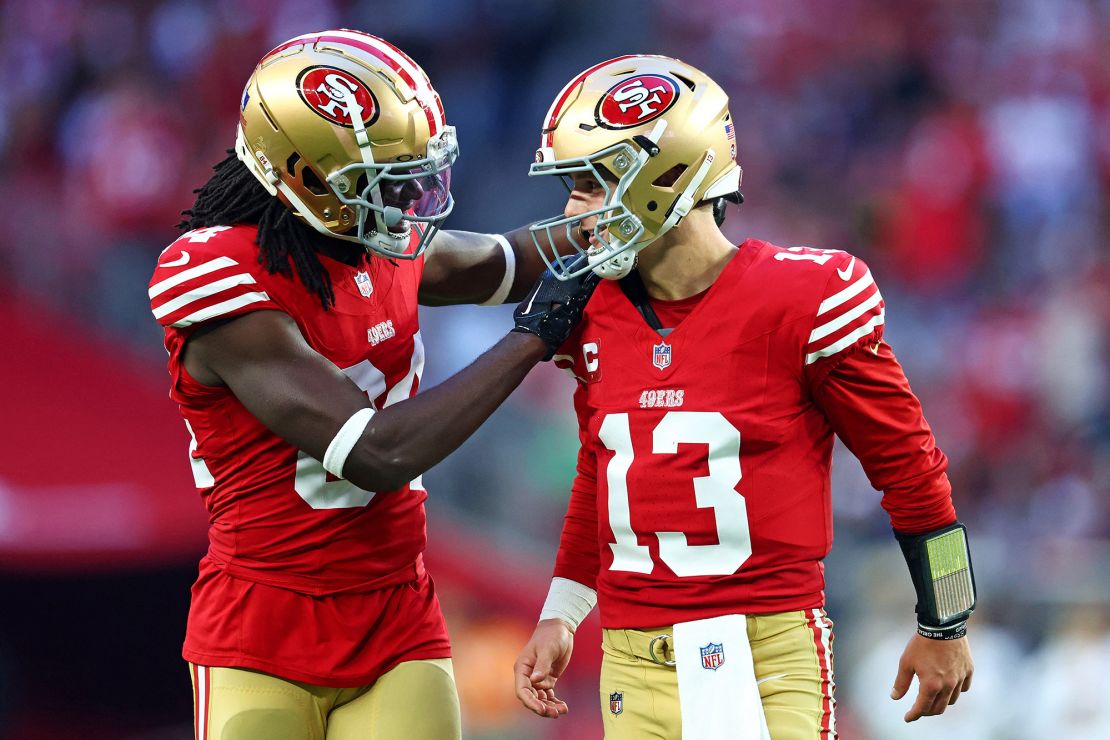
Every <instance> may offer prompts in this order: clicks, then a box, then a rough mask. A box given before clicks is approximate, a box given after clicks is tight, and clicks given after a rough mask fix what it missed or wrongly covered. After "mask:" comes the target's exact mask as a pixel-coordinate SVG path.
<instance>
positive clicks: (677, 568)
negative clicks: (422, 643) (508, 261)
mask: <svg viewBox="0 0 1110 740" xmlns="http://www.w3.org/2000/svg"><path fill="white" fill-rule="evenodd" d="M733 125H734V124H733V120H732V118H731V116H730V114H729V108H728V98H727V96H726V95H725V93H724V91H723V90H722V89H721V88H720V87H719V86H718V85H717V84H715V83H714V82H713V81H712V80H711V79H709V78H708V77H707V76H706V75H705V74H703V73H702V72H700V71H699V70H697V69H695V68H693V67H691V66H690V65H688V64H684V63H682V62H680V61H678V60H675V59H669V58H665V57H656V56H626V57H620V58H617V59H613V60H610V61H608V62H604V63H602V64H599V65H597V66H595V67H592V68H590V69H588V70H586V71H585V72H583V73H582V74H581V75H579V76H577V77H575V78H574V79H573V80H572V81H571V82H570V83H569V84H568V85H567V86H566V87H565V88H564V89H563V91H562V92H561V93H560V94H559V96H558V97H557V98H556V99H555V102H554V104H553V105H552V107H551V110H550V112H549V113H548V116H547V118H546V120H545V122H544V126H543V132H542V140H541V145H540V149H539V152H538V153H537V158H536V164H534V165H533V166H532V174H533V175H560V176H563V177H565V178H567V179H568V180H569V181H570V182H569V185H570V189H571V192H570V197H569V200H568V202H567V204H566V208H565V214H564V217H563V218H556V219H551V220H549V221H547V222H541V223H539V224H536V225H535V226H533V232H534V234H535V236H536V241H537V246H538V247H539V249H540V251H541V253H542V254H544V255H545V259H548V260H549V261H550V262H551V264H552V266H553V268H554V269H556V270H557V271H558V272H559V273H560V275H561V276H562V277H564V278H566V279H576V278H577V277H580V276H581V274H582V273H583V271H586V270H593V271H594V272H595V273H596V274H599V275H601V276H603V277H606V278H610V279H609V280H605V281H604V282H602V284H601V285H600V286H599V287H598V289H597V291H596V293H595V294H594V297H593V299H592V300H591V302H590V304H589V305H588V306H587V307H586V310H585V314H584V316H583V319H582V321H581V323H580V324H579V325H578V326H577V328H576V329H575V330H574V331H573V333H572V335H571V337H570V338H569V339H568V341H567V342H566V343H565V344H564V345H563V347H561V348H560V349H559V351H558V353H557V354H556V356H555V359H556V362H557V363H558V364H560V365H561V366H562V367H564V368H566V369H567V370H569V371H570V372H571V373H572V374H573V375H574V376H575V378H577V381H578V386H577V390H576V392H575V397H574V402H575V408H576V410H577V413H578V419H579V435H580V441H581V447H580V451H579V457H578V469H577V476H576V479H575V482H574V485H573V489H572V492H571V498H570V503H569V507H568V511H567V515H566V520H565V523H564V528H563V534H562V539H561V542H560V547H559V552H558V556H557V559H556V564H555V573H554V575H555V577H554V578H553V580H552V584H551V589H550V592H549V596H548V599H547V602H546V603H545V604H544V608H543V610H542V612H541V615H540V622H539V624H538V625H537V627H536V630H535V633H534V635H533V637H532V639H531V641H530V642H529V643H528V645H527V646H525V648H524V650H523V651H522V652H521V654H520V656H519V658H518V661H517V663H516V666H515V681H516V690H517V695H518V698H519V699H520V701H521V702H522V703H523V704H524V706H526V707H528V708H529V709H531V710H532V711H534V712H536V713H537V714H540V715H543V716H548V717H557V716H558V715H560V714H562V713H563V712H565V711H566V710H567V707H566V704H565V703H564V702H562V701H561V700H559V699H558V697H557V696H556V694H555V692H554V688H555V682H556V680H557V679H558V678H559V676H560V675H561V673H562V672H563V670H564V669H565V668H566V665H567V662H568V661H569V659H570V655H571V648H572V645H573V634H574V630H575V628H576V626H577V625H578V624H579V623H580V621H581V620H582V619H583V618H584V617H585V616H586V614H588V613H589V611H590V610H591V609H592V608H593V606H594V604H595V602H596V603H597V604H599V605H600V609H601V624H602V628H603V630H604V646H603V648H604V657H603V663H602V672H601V704H602V716H603V720H604V725H605V731H606V737H609V738H641V737H665V738H678V737H687V738H690V737H694V738H725V737H727V738H742V739H745V740H746V739H749V738H752V739H754V738H767V737H773V738H776V740H782V739H784V738H789V739H790V740H800V739H802V738H828V737H835V736H836V722H835V713H834V706H835V703H834V700H833V663H832V650H831V648H832V623H831V622H830V620H829V619H828V617H827V616H826V614H825V611H824V608H823V607H824V591H823V589H824V578H823V571H822V559H823V558H824V557H825V555H826V554H827V553H828V550H829V547H830V545H831V541H832V521H831V510H832V506H831V504H830V499H829V497H830V491H829V488H830V483H829V469H830V464H831V460H832V447H833V435H834V434H835V435H837V436H838V437H840V439H841V440H843V441H844V443H845V444H846V445H847V446H848V448H849V449H850V450H851V451H852V452H853V453H854V454H855V455H856V456H857V457H858V458H859V459H860V460H861V462H862V463H863V467H864V469H865V471H866V472H867V475H868V476H869V478H870V481H871V483H872V484H873V485H874V486H875V487H876V488H877V489H879V490H881V491H882V492H883V498H882V504H883V506H884V508H885V509H886V510H887V512H888V513H889V515H890V518H891V522H892V524H893V527H894V530H895V534H896V537H897V539H898V541H899V543H900V545H901V547H902V550H903V552H904V554H905V556H906V559H907V563H908V565H909V569H910V574H911V578H912V580H913V583H914V586H915V588H916V590H917V594H918V604H917V615H918V626H917V634H914V635H913V636H912V637H911V639H910V641H909V644H908V645H907V647H906V650H905V653H904V654H903V656H902V660H901V664H900V666H899V667H898V672H897V678H896V680H895V685H894V692H893V694H892V696H894V697H895V698H900V697H901V696H902V695H903V694H905V693H906V691H907V689H908V688H909V685H910V681H911V679H912V677H913V676H914V675H916V676H917V677H918V679H919V682H920V690H919V692H918V694H917V699H916V701H915V702H914V704H913V707H912V708H911V709H910V710H909V711H908V713H907V714H906V720H907V721H912V720H915V719H917V718H918V717H921V716H925V715H934V714H940V713H941V712H943V711H944V709H945V708H946V707H947V706H948V705H949V704H952V703H954V702H955V701H956V699H957V698H958V697H959V695H960V693H961V692H962V691H966V690H967V689H968V688H969V687H970V684H971V674H972V663H971V656H970V653H969V650H968V646H967V640H966V638H965V637H964V635H965V622H966V620H967V617H968V615H969V614H970V612H971V610H972V608H973V607H974V584H973V579H972V575H971V564H970V558H969V555H968V549H967V543H966V536H965V530H964V528H963V526H962V525H960V524H959V523H958V522H957V521H956V513H955V510H954V509H953V506H952V500H951V487H950V485H949V482H948V479H947V477H946V474H945V469H946V458H945V457H944V455H943V454H942V453H941V452H940V450H938V449H937V447H936V445H935V443H934V439H933V435H932V432H931V431H930V429H929V427H928V425H927V424H926V422H925V419H924V418H923V416H922V412H921V407H920V404H919V403H918V401H917V399H916V397H915V396H914V395H913V393H912V392H911V391H910V388H909V385H908V383H907V381H906V378H905V375H904V374H903V372H902V368H901V367H900V366H899V364H898V362H897V360H896V359H895V357H894V354H893V352H892V350H891V348H890V346H889V345H888V344H887V343H885V342H884V341H883V322H884V318H885V314H884V303H883V299H882V296H881V295H880V293H879V290H878V287H877V286H876V284H875V280H874V277H873V276H872V274H871V272H870V270H869V269H868V268H867V265H865V264H864V263H863V261H862V260H860V259H858V258H856V257H854V256H852V255H850V254H847V253H845V252H842V251H837V250H821V249H810V248H798V247H795V248H787V249H784V248H781V247H777V246H775V245H773V244H769V243H767V242H764V241H759V240H756V239H749V240H747V241H745V242H743V243H742V244H740V245H739V246H736V245H734V244H733V243H732V242H731V241H730V240H729V239H728V238H727V237H725V235H724V234H723V233H722V232H721V230H720V228H719V227H720V223H721V220H722V219H723V212H724V206H725V203H726V202H728V201H730V200H731V201H734V202H739V201H740V196H739V192H738V188H739V185H740V167H739V166H738V165H737V163H736V151H735V131H734V128H733ZM568 230H569V231H571V232H578V233H581V234H582V236H583V237H584V239H588V240H589V243H590V246H589V247H588V248H587V249H585V250H583V251H584V252H585V255H586V257H587V258H588V264H586V265H576V266H574V267H569V268H568V267H564V263H562V262H561V261H560V260H559V259H558V258H557V257H556V256H555V252H554V251H553V246H554V245H553V243H552V239H551V236H552V235H553V234H558V233H562V232H565V231H568Z"/></svg>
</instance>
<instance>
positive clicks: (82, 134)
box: [0, 0, 1110, 740]
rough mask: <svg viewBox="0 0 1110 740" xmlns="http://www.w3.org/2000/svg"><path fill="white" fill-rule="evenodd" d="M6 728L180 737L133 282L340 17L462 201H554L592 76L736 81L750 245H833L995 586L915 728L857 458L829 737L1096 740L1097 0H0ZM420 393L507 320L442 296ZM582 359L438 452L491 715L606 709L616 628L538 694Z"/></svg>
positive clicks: (478, 700)
mask: <svg viewBox="0 0 1110 740" xmlns="http://www.w3.org/2000/svg"><path fill="white" fill-rule="evenodd" d="M0 8H2V9H0V24H2V27H0V61H2V63H0V155H2V162H3V166H2V167H0V203H3V204H4V205H3V214H4V216H3V218H2V219H0V332H2V334H0V336H3V338H4V349H3V351H2V352H0V409H2V411H0V414H2V418H3V422H4V423H3V424H2V425H0V450H2V454H0V737H4V738H19V739H20V740H24V739H28V740H39V739H40V738H74V737H81V738H91V739H92V740H98V739H100V738H105V739H107V738H123V739H126V740H140V739H143V740H155V739H158V740H161V739H163V738H164V739H166V740H171V739H174V740H176V739H181V740H184V739H185V738H189V737H191V736H192V734H191V733H192V726H191V708H192V707H191V691H190V687H189V680H188V674H187V671H186V668H185V665H184V663H182V661H181V659H180V655H179V649H180V644H181V640H182V636H183V630H184V624H185V614H186V609H187V604H188V589H189V586H190V584H191V582H192V580H193V578H194V577H195V572H196V571H195V569H196V562H197V560H198V559H199V558H200V556H201V555H202V553H203V552H204V549H205V546H206V540H205V524H206V516H205V514H204V512H203V507H202V505H201V503H200V500H199V498H198V497H197V495H196V492H195V489H194V488H193V484H192V482H191V478H190V475H189V470H188V465H187V462H186V450H187V446H188V436H187V434H186V432H185V429H184V427H183V425H182V424H181V422H180V418H179V416H178V414H177V411H176V409H174V408H173V406H172V404H171V403H170V401H169V400H168V399H167V397H166V394H167V390H168V384H167V376H166V373H165V367H164V365H165V353H164V350H163V348H162V344H161V343H162V333H161V331H160V330H159V329H158V328H157V327H156V325H155V323H154V321H153V319H152V317H151V315H150V311H149V307H148V303H147V297H146V285H147V281H148V279H149V276H150V272H151V270H152V267H153V264H154V260H155V257H156V256H157V254H158V253H159V251H160V250H161V249H162V248H163V247H165V246H166V245H167V244H168V243H169V242H170V241H172V240H173V239H174V238H175V235H176V232H175V229H174V224H175V223H176V222H177V220H178V219H177V214H178V211H180V210H181V209H182V208H186V207H188V206H189V205H190V204H191V202H192V196H191V194H190V191H191V190H192V189H193V188H195V187H197V186H199V185H200V184H201V183H202V182H204V180H205V179H206V178H207V176H208V172H209V167H210V166H211V165H212V164H213V163H214V162H216V161H218V160H219V159H221V158H222V157H223V153H224V150H225V149H226V148H228V147H230V146H231V144H232V142H233V136H234V126H235V122H236V115H237V108H236V104H237V102H238V99H239V95H240V92H241V87H242V85H243V83H244V81H245V80H246V78H247V76H248V75H249V74H250V72H251V69H252V68H253V65H254V63H255V61H256V60H257V59H258V58H259V57H260V56H261V55H262V54H264V53H265V52H266V51H268V50H269V49H270V48H271V47H273V46H274V45H276V44H277V43H278V42H280V41H282V40H284V39H286V38H289V37H292V36H295V35H298V34H301V33H305V32H308V31H315V30H322V29H324V28H330V27H337V26H345V27H351V28H356V29H360V30H364V31H367V32H370V33H374V34H377V35H381V36H383V37H385V38H386V39H388V40H390V41H392V42H394V43H396V44H397V45H399V46H400V47H402V48H403V49H405V50H406V51H407V52H408V53H409V54H410V55H411V56H412V57H414V58H415V59H416V60H417V61H418V62H419V63H420V64H421V65H423V66H424V68H425V70H427V72H428V73H429V75H430V77H431V79H432V81H433V84H435V86H436V87H437V88H438V90H439V92H440V94H441V95H442V97H443V101H444V105H445V107H446V110H447V115H448V120H449V121H450V122H452V123H454V124H455V125H456V126H457V127H458V129H459V136H460V143H461V151H462V154H461V157H460V159H459V162H458V163H457V165H456V167H455V173H454V174H455V178H456V179H455V182H456V183H457V184H456V186H455V189H454V192H455V195H456V198H457V200H458V207H457V209H456V215H454V216H452V218H451V220H449V222H448V226H450V227H454V228H459V229H473V230H482V231H501V230H507V229H509V228H511V227H515V226H518V225H521V224H524V223H526V222H529V221H531V220H535V219H538V218H541V217H545V216H548V215H551V214H552V213H555V212H557V211H559V210H561V207H562V203H563V191H562V190H561V187H560V186H559V185H557V184H555V183H554V182H546V181H528V179H527V176H526V172H527V168H528V164H529V163H530V162H531V161H532V155H533V151H534V148H535V146H536V144H537V141H538V133H539V131H538V128H539V122H540V120H541V118H542V116H543V114H544V112H545V111H546V109H547V107H548V105H549V103H550V101H551V99H552V97H553V96H554V95H555V93H556V92H557V91H558V90H559V89H560V88H561V87H562V85H563V84H564V83H565V82H566V81H567V80H568V79H570V78H571V77H572V76H573V75H575V74H576V73H578V72H579V71H580V70H581V69H583V68H585V67H586V66H588V65H591V64H593V63H595V62H598V61H601V60H603V59H607V58H609V57H612V56H615V55H617V54H621V53H628V52H651V53H660V54H666V55H671V56H677V57H680V58H682V59H684V60H685V61H688V62H690V63H693V64H694V65H696V66H698V67H700V68H702V69H703V70H705V71H706V72H708V73H709V74H710V75H711V76H713V77H714V78H715V79H716V80H717V81H718V82H720V83H721V84H722V85H723V86H724V87H725V89H726V90H727V91H728V92H729V93H730V95H731V98H732V112H733V116H734V118H735V120H736V121H737V144H738V149H739V158H740V161H741V163H742V165H743V167H744V174H745V177H744V193H745V195H746V197H747V202H746V203H745V204H744V205H743V207H742V208H740V209H739V210H730V213H729V217H728V221H727V224H726V229H727V231H728V233H729V234H730V235H731V236H733V237H735V238H736V240H737V241H739V240H741V239H743V238H745V237H747V236H757V237H760V238H764V239H768V240H770V241H774V242H777V243H780V244H785V245H799V244H804V245H811V246H819V247H824V248H836V249H847V250H850V251H853V252H854V253H856V254H858V255H860V256H861V257H863V258H864V259H866V260H867V261H868V262H869V263H870V265H871V268H872V270H873V272H874V274H875V275H876V277H877V279H878V281H879V283H880V284H881V286H882V289H883V294H884V296H885V298H886V301H887V312H888V313H887V316H888V329H887V338H888V339H889V341H890V343H891V344H892V345H893V346H894V348H895V350H896V352H897V353H898V355H899V357H900V358H901V360H902V362H903V363H904V365H905V367H906V370H907V373H908V375H909V377H910V379H911V382H912V383H913V386H914V388H915V390H916V391H917V393H918V394H919V395H920V397H921V398H922V401H923V403H924V407H925V411H926V415H927V417H928V418H929V420H930V422H931V423H932V425H933V427H934V429H935V431H936V434H937V437H938V440H939V442H940V445H941V447H942V448H943V449H944V450H945V451H946V453H947V454H948V456H949V458H950V460H951V469H950V476H951V478H952V482H953V485H954V488H955V498H956V506H957V509H958V511H959V512H960V516H961V518H962V519H963V520H964V521H965V522H967V523H968V525H969V526H970V527H971V530H972V540H971V542H972V548H973V550H974V555H975V561H976V567H977V577H978V582H979V588H980V592H981V593H980V600H981V605H980V608H979V610H978V612H977V613H976V615H975V617H974V619H973V621H972V627H971V630H970V633H971V637H970V639H971V641H972V646H973V649H974V656H975V661H976V668H977V670H976V674H975V686H974V689H973V691H972V692H971V693H970V694H969V695H966V696H965V697H964V698H963V699H961V701H960V703H959V704H957V705H956V706H955V707H954V708H953V709H952V710H950V711H949V712H948V713H946V714H945V715H944V716H943V717H939V718H932V719H926V720H924V721H922V722H919V723H917V724H915V725H911V726H906V725H904V724H903V723H902V722H901V716H902V714H903V713H904V712H905V711H906V709H907V708H908V706H909V704H910V701H911V700H910V699H906V700H903V702H901V703H900V704H897V703H895V702H892V701H891V700H890V699H889V698H888V695H889V691H890V686H891V684H892V682H893V678H894V675H895V670H896V667H897V660H898V655H899V653H900V650H901V648H902V646H903V645H904V643H905V641H906V640H907V639H908V638H909V637H910V635H911V633H912V629H913V621H912V620H913V614H912V603H913V593H912V589H911V586H910V583H909V579H908V577H907V575H906V573H905V566H904V563H903V562H902V559H901V558H900V557H898V555H897V554H896V553H897V549H896V546H895V544H894V542H893V538H892V537H891V534H890V528H889V523H888V521H887V519H886V517H885V515H884V514H883V513H882V510H881V509H880V507H879V495H878V494H877V493H876V492H874V491H873V490H872V489H871V488H870V486H869V485H868V483H867V481H866V479H865V478H864V476H863V474H862V471H861V470H860V468H859V465H858V463H856V461H855V460H854V459H853V458H852V457H851V455H850V454H847V453H846V452H845V451H844V450H843V449H839V450H838V451H837V456H836V462H835V465H834V504H835V514H836V545H835V547H834V549H833V552H832V555H831V556H830V557H829V559H828V561H827V575H828V590H827V593H828V609H829V612H830V615H831V616H832V618H833V619H834V620H835V621H836V622H837V637H838V639H837V649H838V653H837V696H838V698H839V709H838V726H839V728H840V731H841V736H842V737H844V738H848V739H849V740H851V739H854V738H859V739H862V740H886V739H887V738H916V737H926V736H928V737H936V736H937V735H939V734H943V736H945V737H946V738H948V740H958V739H963V738H967V739H968V740H971V739H974V740H984V739H992V738H999V739H1005V740H1010V739H1018V740H1021V739H1024V738H1048V737H1051V738H1083V739H1088V738H1110V702H1107V701H1106V700H1105V688H1104V687H1105V678H1104V676H1105V666H1106V665H1107V664H1110V576H1108V574H1110V500H1108V496H1107V493H1108V491H1110V413H1108V405H1107V395H1108V390H1110V389H1108V380H1110V374H1108V372H1107V371H1108V367H1107V362H1108V358H1107V350H1108V347H1107V336H1108V332H1107V324H1108V323H1110V262H1108V253H1107V246H1106V243H1107V236H1108V230H1110V203H1108V197H1107V196H1108V193H1110V44H1108V43H1107V30H1108V29H1110V2H1108V1H1107V0H996V1H991V0H902V1H901V2H898V3H891V2H887V1H886V0H808V1H801V0H783V1H782V2H774V3H770V2H764V1H763V0H686V1H680V0H674V1H670V0H656V1H654V2H651V1H643V0H640V1H636V0H608V1H607V2H603V3H602V2H589V1H587V0H527V1H525V0H520V1H519V2H517V1H514V0H435V1H433V0H376V1H373V2H371V1H369V0H367V1H365V2H342V1H340V0H323V1H316V2H302V1H300V0H277V1H274V2H269V1H267V0H244V1H243V2H234V1H232V0H211V1H209V2H201V1H199V0H198V1H189V0H154V1H149V0H141V1H140V0H122V1H120V0H116V1H112V0H109V1H97V2H93V1H92V0H88V1H85V2H83V1H82V0H33V1H28V0H7V1H6V2H4V3H3V4H2V6H0ZM423 321H424V336H425V342H426V344H427V346H428V348H429V355H428V365H427V374H426V376H425V379H424V383H425V384H426V385H430V384H432V383H435V382H438V381H439V380H441V379H443V378H444V377H446V376H447V375H449V374H450V373H452V372H453V371H455V370H456V369H458V368H460V367H461V366H463V365H464V364H466V363H467V362H469V361H470V359H472V358H473V357H474V356H475V355H477V354H478V353H479V352H480V351H482V350H483V349H485V348H486V347H488V346H489V345H490V344H491V343H492V342H493V341H495V340H496V339H497V338H498V337H499V336H500V335H501V334H502V333H503V332H504V331H506V330H507V328H508V327H509V326H510V316H509V310H508V309H479V308H448V309H431V310H425V311H424V313H423ZM571 391H572V386H571V381H570V380H569V379H568V378H566V377H564V376H563V375H562V374H560V373H558V372H557V371H555V370H554V368H551V367H546V366H545V367H542V368H540V369H539V370H538V371H536V372H535V373H533V375H532V376H531V377H530V378H529V379H528V381H527V382H526V383H525V385H524V386H523V387H522V388H521V389H520V390H519V391H518V392H517V393H516V394H515V395H514V396H513V397H512V398H511V399H510V401H509V402H508V403H507V404H506V405H505V406H504V407H503V408H502V409H501V410H500V411H499V412H498V413H497V414H496V415H495V417H494V418H493V420H491V421H490V423H488V424H487V425H486V426H485V427H484V428H483V429H482V430H481V431H480V432H479V433H478V434H477V435H476V436H475V437H474V439H473V440H472V441H470V442H469V443H467V444H466V445H465V446H464V447H463V448H462V449H461V450H460V451H458V452H457V453H456V454H455V455H453V456H452V457H451V458H450V459H449V460H448V461H446V462H445V463H444V464H443V465H441V466H440V467H439V468H437V469H436V470H435V471H433V472H432V473H430V474H429V475H428V476H427V477H426V479H425V480H426V483H427V485H428V488H429V490H430V492H431V500H430V501H429V507H428V509H429V517H430V530H431V538H432V546H431V549H430V552H429V554H428V563H429V569H430V570H431V572H432V573H433V575H434V576H435V577H436V578H437V585H438V587H439V589H440V591H441V593H442V599H443V604H444V608H445V611H446V613H447V618H448V622H449V624H450V627H451V632H452V637H453V640H454V643H455V651H456V658H455V661H456V671H457V676H458V679H459V687H460V690H461V693H462V700H463V713H464V721H465V724H466V737H468V738H588V737H599V736H600V710H599V707H598V701H597V678H596V676H597V666H598V663H599V659H600V652H599V650H598V647H597V646H598V641H599V635H598V628H597V625H596V618H594V620H593V621H591V622H590V623H587V624H586V625H585V626H584V627H583V628H582V631H581V632H580V635H579V639H578V644H577V647H576V651H575V661H574V665H573V667H572V671H571V673H570V674H569V675H568V676H567V677H566V678H565V679H564V682H563V683H562V684H560V686H561V689H562V691H561V693H562V694H563V696H564V697H565V698H566V699H567V700H568V702H569V703H570V705H571V714H570V715H568V716H567V717H565V718H563V719H560V720H559V721H557V722H550V721H544V720H540V719H538V718H535V717H533V716H531V715H529V714H526V713H524V711H523V710H521V709H519V708H518V707H517V705H516V702H515V700H514V699H513V697H512V691H511V664H512V660H513V658H514V656H515V654H516V652H517V650H518V649H519V648H520V646H521V645H522V644H523V643H524V642H525V641H526V640H527V638H528V636H529V635H530V633H531V628H532V626H533V624H534V621H535V618H536V616H537V613H538V610H539V607H540V604H541V602H542V599H543V595H544V593H545V592H546V584H547V582H548V578H549V575H550V569H551V563H552V560H553V556H554V552H555V549H556V543H557V538H558V533H559V530H560V527H561V520H562V513H563V510H564V506H565V501H566V498H567V494H568V490H569V483H570V480H571V476H572V471H573V462H574V454H575V450H576V445H577V440H576V437H575V422H574V417H573V413H572V410H571V406H570V394H571Z"/></svg>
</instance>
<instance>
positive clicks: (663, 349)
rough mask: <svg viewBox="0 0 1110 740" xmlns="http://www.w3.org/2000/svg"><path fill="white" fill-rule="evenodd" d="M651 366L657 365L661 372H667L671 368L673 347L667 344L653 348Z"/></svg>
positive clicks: (663, 343)
mask: <svg viewBox="0 0 1110 740" xmlns="http://www.w3.org/2000/svg"><path fill="white" fill-rule="evenodd" d="M651 364H652V365H655V366H656V367H657V368H659V369H660V370H666V369H667V368H668V367H670V366H671V345H669V344H667V343H666V342H660V343H659V344H656V345H653V346H652V353H651Z"/></svg>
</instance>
